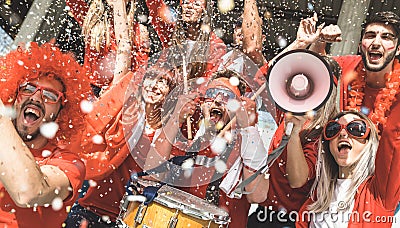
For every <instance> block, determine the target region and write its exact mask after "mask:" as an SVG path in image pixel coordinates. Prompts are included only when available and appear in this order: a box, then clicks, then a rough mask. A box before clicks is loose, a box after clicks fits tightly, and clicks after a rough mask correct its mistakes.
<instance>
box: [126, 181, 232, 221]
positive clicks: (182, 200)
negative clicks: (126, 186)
mask: <svg viewBox="0 0 400 228" xmlns="http://www.w3.org/2000/svg"><path fill="white" fill-rule="evenodd" d="M142 184H143V183H142ZM145 185H146V184H145ZM144 200H145V197H144V196H141V195H133V196H132V195H130V196H126V197H124V199H123V200H122V202H121V206H120V209H121V212H120V216H119V218H118V223H119V224H120V225H121V227H125V228H128V227H131V228H133V227H143V228H150V227H151V228H166V227H168V228H174V227H176V228H183V227H190V228H201V227H228V224H229V222H230V217H229V214H228V213H227V212H226V211H225V210H222V209H220V208H218V207H217V206H215V205H212V204H209V203H208V202H206V201H205V200H203V199H200V198H199V197H196V196H194V195H191V194H189V193H186V192H184V191H181V190H179V189H176V188H173V187H170V186H168V185H164V186H162V187H161V188H160V189H159V190H158V196H157V197H156V198H155V199H154V201H153V202H151V203H150V204H149V205H147V206H146V205H144V204H143V203H142V202H143V201H144Z"/></svg>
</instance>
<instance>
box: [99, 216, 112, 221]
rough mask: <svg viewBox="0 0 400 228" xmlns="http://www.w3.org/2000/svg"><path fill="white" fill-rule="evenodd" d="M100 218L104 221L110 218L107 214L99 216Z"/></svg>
mask: <svg viewBox="0 0 400 228" xmlns="http://www.w3.org/2000/svg"><path fill="white" fill-rule="evenodd" d="M101 220H103V221H104V222H107V221H109V220H110V217H109V216H107V215H103V216H101Z"/></svg>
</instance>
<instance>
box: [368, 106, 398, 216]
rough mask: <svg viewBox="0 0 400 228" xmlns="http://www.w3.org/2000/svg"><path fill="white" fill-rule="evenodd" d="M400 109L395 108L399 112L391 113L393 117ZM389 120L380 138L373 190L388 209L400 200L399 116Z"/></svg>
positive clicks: (391, 208) (372, 181)
mask: <svg viewBox="0 0 400 228" xmlns="http://www.w3.org/2000/svg"><path fill="white" fill-rule="evenodd" d="M399 110H400V109H399V107H397V109H396V110H393V111H397V112H398V113H397V115H393V114H391V115H392V117H394V116H396V117H398V116H399V115H400V111H399ZM389 121H391V122H389ZM389 121H388V123H387V124H386V126H385V127H384V129H383V131H382V136H381V138H380V139H379V147H378V151H377V153H376V159H375V175H374V176H373V177H372V180H371V188H372V189H371V191H372V192H374V193H375V194H376V195H377V197H378V198H379V199H380V200H381V201H382V204H383V206H384V207H385V208H386V209H387V210H394V209H396V206H397V204H398V203H399V200H400V191H399V190H400V175H399V173H400V124H399V121H398V118H396V119H394V118H392V119H391V120H389Z"/></svg>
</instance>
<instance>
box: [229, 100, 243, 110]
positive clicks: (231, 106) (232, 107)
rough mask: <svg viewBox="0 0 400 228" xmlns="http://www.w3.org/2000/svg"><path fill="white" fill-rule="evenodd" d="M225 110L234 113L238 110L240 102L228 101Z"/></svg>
mask: <svg viewBox="0 0 400 228" xmlns="http://www.w3.org/2000/svg"><path fill="white" fill-rule="evenodd" d="M226 108H227V109H228V110H229V111H231V112H236V111H237V110H238V109H239V108H240V102H239V101H238V100H236V99H229V100H228V103H227V104H226Z"/></svg>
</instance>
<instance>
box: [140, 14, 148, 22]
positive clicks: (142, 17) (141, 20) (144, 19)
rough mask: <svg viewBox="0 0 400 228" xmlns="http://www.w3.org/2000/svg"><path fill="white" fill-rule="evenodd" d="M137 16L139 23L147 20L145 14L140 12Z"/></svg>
mask: <svg viewBox="0 0 400 228" xmlns="http://www.w3.org/2000/svg"><path fill="white" fill-rule="evenodd" d="M137 18H138V20H139V22H140V23H146V22H147V20H148V18H147V15H146V14H141V15H139V16H138V17H137Z"/></svg>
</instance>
